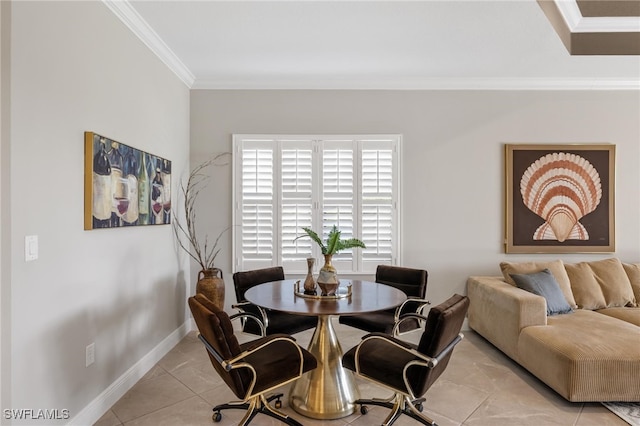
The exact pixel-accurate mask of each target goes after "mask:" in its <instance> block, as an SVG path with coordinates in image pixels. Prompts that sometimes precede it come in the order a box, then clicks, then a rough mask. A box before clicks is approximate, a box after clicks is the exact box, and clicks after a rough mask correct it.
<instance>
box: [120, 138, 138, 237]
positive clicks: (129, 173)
mask: <svg viewBox="0 0 640 426" xmlns="http://www.w3.org/2000/svg"><path fill="white" fill-rule="evenodd" d="M124 148H126V154H125V156H124V165H123V169H122V170H123V172H124V177H125V179H126V180H127V183H128V188H129V192H128V194H127V200H128V201H129V207H128V208H127V211H126V212H124V213H123V214H122V224H123V225H124V226H132V225H137V224H138V165H139V161H138V158H137V157H138V156H139V154H140V151H138V150H134V149H133V148H131V147H124Z"/></svg>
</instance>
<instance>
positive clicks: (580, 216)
mask: <svg viewBox="0 0 640 426" xmlns="http://www.w3.org/2000/svg"><path fill="white" fill-rule="evenodd" d="M505 166H506V177H505V198H506V218H505V224H506V232H505V237H506V238H505V252H506V253H603V252H613V251H615V228H614V188H615V186H614V179H615V173H614V172H615V170H614V167H615V145H612V144H567V145H537V144H536V145H533V144H506V145H505Z"/></svg>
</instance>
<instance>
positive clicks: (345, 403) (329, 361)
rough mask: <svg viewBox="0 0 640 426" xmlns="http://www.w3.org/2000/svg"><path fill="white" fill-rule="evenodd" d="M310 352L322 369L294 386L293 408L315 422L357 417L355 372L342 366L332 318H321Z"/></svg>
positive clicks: (290, 401)
mask: <svg viewBox="0 0 640 426" xmlns="http://www.w3.org/2000/svg"><path fill="white" fill-rule="evenodd" d="M308 350H309V352H311V353H312V354H313V355H314V356H315V357H316V359H317V360H318V368H316V369H315V370H311V371H310V372H308V373H306V374H304V375H303V376H302V377H301V378H300V379H298V380H297V381H296V382H295V383H294V384H293V386H292V387H291V391H290V393H289V404H290V405H291V407H292V408H293V409H294V410H295V411H296V412H298V413H300V414H302V415H303V416H306V417H311V418H314V419H339V418H342V417H346V416H348V415H351V414H353V413H354V412H355V411H356V405H355V404H354V403H353V401H355V400H357V399H358V398H360V395H359V392H358V388H357V386H356V384H355V378H354V376H353V373H352V372H351V371H349V370H347V369H345V368H343V367H342V348H341V347H340V342H339V341H338V337H337V336H336V332H335V330H334V328H333V325H332V324H331V316H330V315H318V325H317V326H316V329H315V331H314V333H313V337H312V338H311V342H310V343H309V348H308Z"/></svg>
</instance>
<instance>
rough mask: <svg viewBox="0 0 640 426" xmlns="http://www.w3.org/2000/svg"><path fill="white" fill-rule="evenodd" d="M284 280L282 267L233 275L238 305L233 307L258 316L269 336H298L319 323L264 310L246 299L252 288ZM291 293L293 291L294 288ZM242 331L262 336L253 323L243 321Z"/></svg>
mask: <svg viewBox="0 0 640 426" xmlns="http://www.w3.org/2000/svg"><path fill="white" fill-rule="evenodd" d="M282 280H284V269H282V267H281V266H274V267H270V268H263V269H255V270H252V271H245V272H236V273H235V274H233V285H234V288H235V291H236V300H237V301H238V303H236V304H235V305H232V307H233V308H235V309H238V310H240V311H241V312H250V313H252V314H254V315H258V316H259V317H260V318H261V319H262V321H263V323H264V325H265V327H266V329H267V335H270V334H274V333H285V334H296V333H299V332H301V331H304V330H308V329H310V328H313V327H315V326H316V324H317V323H318V317H315V316H307V315H296V314H290V313H286V312H279V311H274V310H271V309H264V308H262V307H260V306H257V305H254V304H253V303H251V302H249V301H247V299H246V298H245V297H244V294H245V292H246V291H247V290H249V289H250V288H251V287H254V286H256V285H258V284H264V283H267V282H271V281H282ZM291 291H293V288H292V289H291ZM242 331H244V332H246V333H251V334H260V330H259V328H258V326H257V325H256V324H255V323H254V322H253V321H243V323H242Z"/></svg>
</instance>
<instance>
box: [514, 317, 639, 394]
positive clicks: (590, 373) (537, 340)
mask: <svg viewBox="0 0 640 426" xmlns="http://www.w3.org/2000/svg"><path fill="white" fill-rule="evenodd" d="M638 342H640V327H636V326H634V325H632V324H630V323H627V322H624V321H620V320H619V319H615V318H611V317H609V316H607V315H601V314H599V313H597V312H593V311H588V310H584V309H578V310H576V311H575V312H574V313H573V314H570V315H556V316H553V317H549V318H548V325H546V326H532V327H527V328H525V329H523V330H522V333H521V334H520V339H519V341H518V361H519V362H520V363H521V364H522V365H523V366H524V367H525V368H526V369H527V370H529V371H531V372H532V373H533V374H535V375H536V376H538V378H540V379H541V380H542V381H544V382H545V383H546V384H547V385H549V386H551V388H553V389H554V390H555V391H556V392H558V393H559V394H560V395H562V396H563V397H565V398H566V399H568V400H569V401H574V402H577V401H616V400H617V401H640V380H638V377H640V343H638Z"/></svg>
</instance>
